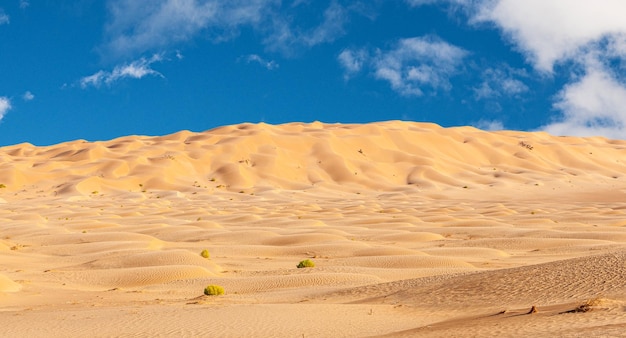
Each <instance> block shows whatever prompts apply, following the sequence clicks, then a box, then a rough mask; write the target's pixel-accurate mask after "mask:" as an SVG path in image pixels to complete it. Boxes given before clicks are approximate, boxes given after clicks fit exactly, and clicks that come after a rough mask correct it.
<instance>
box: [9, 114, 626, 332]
mask: <svg viewBox="0 0 626 338" xmlns="http://www.w3.org/2000/svg"><path fill="white" fill-rule="evenodd" d="M625 173H626V141H616V140H608V139H604V138H599V137H598V138H573V137H554V136H550V135H548V134H545V133H523V132H510V131H502V132H485V131H480V130H477V129H474V128H470V127H461V128H441V127H439V126H437V125H433V124H424V123H409V122H383V123H372V124H363V125H357V124H355V125H344V124H322V123H319V122H316V123H311V124H303V123H291V124H284V125H277V126H273V125H268V124H263V123H261V124H241V125H234V126H226V127H221V128H217V129H214V130H210V131H207V132H203V133H192V132H188V131H182V132H179V133H176V134H172V135H168V136H163V137H140V136H130V137H123V138H119V139H115V140H111V141H105V142H93V143H90V142H85V141H74V142H68V143H63V144H59V145H53V146H47V147H35V146H32V145H30V144H19V145H15V146H9V147H3V148H0V184H2V185H0V187H1V188H0V229H1V233H0V263H1V264H0V322H1V323H2V328H1V329H0V330H1V332H2V334H1V335H2V336H7V337H8V336H12V337H27V336H39V337H69V336H74V337H100V336H207V337H208V336H222V337H244V336H246V337H252V336H256V337H270V336H276V337H303V336H304V337H363V336H380V335H383V336H384V335H387V336H407V337H409V336H420V337H459V336H502V337H513V336H516V337H519V336H524V335H535V336H565V337H567V336H620V335H621V336H624V334H625V332H626V175H625ZM203 249H207V250H209V252H210V258H208V259H207V258H203V257H202V256H201V255H200V252H201V251H202V250H203ZM307 258H308V259H311V260H312V261H314V262H315V264H316V266H315V267H314V268H304V269H297V268H296V265H297V264H298V262H299V261H301V260H304V259H307ZM209 284H217V285H221V286H223V287H224V289H225V291H226V294H225V295H223V296H205V295H203V290H204V287H205V286H207V285H209ZM533 306H534V307H535V310H536V312H535V311H530V310H531V308H532V307H533ZM529 312H534V313H529Z"/></svg>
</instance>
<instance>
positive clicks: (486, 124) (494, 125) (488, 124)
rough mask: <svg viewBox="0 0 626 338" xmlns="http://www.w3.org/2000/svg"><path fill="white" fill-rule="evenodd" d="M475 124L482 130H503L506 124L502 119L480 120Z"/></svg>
mask: <svg viewBox="0 0 626 338" xmlns="http://www.w3.org/2000/svg"><path fill="white" fill-rule="evenodd" d="M473 125H474V126H475V127H476V128H478V129H482V130H488V131H495V130H503V129H504V124H503V123H502V121H498V120H480V121H478V122H475V123H473Z"/></svg>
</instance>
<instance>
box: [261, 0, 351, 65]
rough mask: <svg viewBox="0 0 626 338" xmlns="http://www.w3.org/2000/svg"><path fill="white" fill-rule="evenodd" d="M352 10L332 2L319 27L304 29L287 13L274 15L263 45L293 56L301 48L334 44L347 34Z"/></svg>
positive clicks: (325, 11)
mask: <svg viewBox="0 0 626 338" xmlns="http://www.w3.org/2000/svg"><path fill="white" fill-rule="evenodd" d="M349 12H350V10H349V9H348V8H346V7H344V6H342V5H340V4H339V3H337V2H336V1H332V2H331V3H330V5H329V6H328V8H326V9H325V10H324V15H323V17H324V19H323V21H322V22H320V23H319V24H318V25H317V26H314V27H310V28H302V27H298V26H296V25H294V24H293V18H292V17H291V16H290V15H288V14H285V13H276V12H274V13H272V15H271V22H270V23H269V24H268V25H269V27H271V28H270V29H266V30H265V31H266V32H265V33H266V34H267V36H266V37H265V39H264V40H263V43H265V45H266V46H267V48H268V49H269V50H271V51H278V52H281V53H283V54H287V55H289V54H293V52H294V50H295V51H297V50H299V49H301V48H311V47H314V46H316V45H319V44H322V43H328V42H333V41H335V40H336V39H338V38H339V37H341V36H343V35H344V34H345V28H344V26H345V25H346V23H347V22H348V19H349Z"/></svg>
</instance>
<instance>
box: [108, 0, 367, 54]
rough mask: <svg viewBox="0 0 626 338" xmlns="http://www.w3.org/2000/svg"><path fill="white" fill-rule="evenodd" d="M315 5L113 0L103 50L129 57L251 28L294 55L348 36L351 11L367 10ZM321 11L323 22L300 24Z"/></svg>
mask: <svg viewBox="0 0 626 338" xmlns="http://www.w3.org/2000/svg"><path fill="white" fill-rule="evenodd" d="M315 8H316V7H314V6H311V5H310V4H309V3H298V4H296V3H293V4H285V5H282V1H280V0H233V1H223V0H111V1H110V2H109V5H108V13H109V19H108V21H107V24H106V26H105V41H104V42H103V44H102V46H101V47H100V50H101V52H102V53H103V54H104V55H107V56H110V57H113V58H115V57H129V56H133V55H140V54H143V53H146V52H153V51H158V50H164V49H167V48H171V47H175V46H176V45H177V44H180V43H184V42H186V41H189V40H192V39H194V38H197V37H202V38H205V39H206V38H208V39H210V40H211V41H213V42H222V41H226V40H229V39H233V38H235V37H236V36H238V34H239V32H240V31H241V30H242V29H244V28H251V29H253V30H255V31H256V33H257V34H258V35H259V36H261V41H262V43H263V44H264V45H265V46H266V48H267V50H269V51H273V52H280V53H283V54H285V55H291V54H294V53H296V52H298V51H300V50H302V49H306V48H311V47H313V46H317V45H319V44H323V43H329V42H333V41H335V40H336V39H338V38H339V37H341V36H343V35H344V34H345V26H346V24H347V22H348V21H349V16H350V14H351V13H353V12H357V13H359V10H362V9H361V8H360V7H359V6H357V5H354V4H351V5H349V6H343V5H341V4H340V3H339V2H338V1H336V0H333V1H331V2H330V4H329V5H328V7H326V8H325V9H324V12H323V13H315V12H312V11H313V9H315ZM320 14H321V19H320V20H319V21H318V22H316V21H313V24H312V25H310V26H307V27H303V26H301V25H300V23H301V22H311V20H310V18H312V17H313V18H315V17H318V16H320Z"/></svg>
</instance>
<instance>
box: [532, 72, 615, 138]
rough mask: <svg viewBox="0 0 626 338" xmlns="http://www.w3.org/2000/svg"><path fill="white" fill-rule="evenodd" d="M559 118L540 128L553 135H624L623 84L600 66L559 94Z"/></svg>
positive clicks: (557, 106)
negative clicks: (560, 113)
mask: <svg viewBox="0 0 626 338" xmlns="http://www.w3.org/2000/svg"><path fill="white" fill-rule="evenodd" d="M554 106H555V108H557V109H559V110H561V112H562V114H563V115H562V117H561V119H560V120H559V121H555V122H553V123H551V124H548V125H546V126H543V127H542V128H541V129H543V130H545V131H547V132H549V133H551V134H556V135H575V136H598V135H602V136H606V137H611V138H621V139H625V138H626V84H624V83H620V82H619V81H617V80H616V79H615V78H614V77H613V76H612V74H611V73H610V72H609V71H607V70H606V69H605V68H603V67H602V66H599V65H592V66H589V67H588V70H587V73H586V74H585V75H584V76H583V77H582V78H581V79H580V80H579V81H577V82H575V83H572V84H569V85H567V86H565V88H564V89H563V90H562V91H561V92H560V93H559V94H558V96H557V102H556V103H555V104H554Z"/></svg>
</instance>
